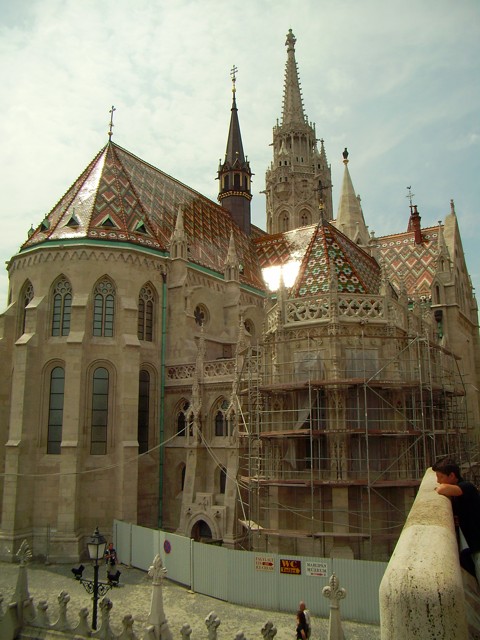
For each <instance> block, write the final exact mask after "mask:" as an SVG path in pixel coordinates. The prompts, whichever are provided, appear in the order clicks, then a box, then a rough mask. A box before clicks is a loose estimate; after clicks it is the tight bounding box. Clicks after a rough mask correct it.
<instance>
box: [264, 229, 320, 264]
mask: <svg viewBox="0 0 480 640" xmlns="http://www.w3.org/2000/svg"><path fill="white" fill-rule="evenodd" d="M315 229H316V226H315V225H312V226H310V227H301V228H300V229H294V230H293V231H285V232H284V233H277V234H275V235H265V236H261V237H258V238H255V240H254V242H255V246H256V249H257V256H258V260H259V262H260V266H261V267H262V269H264V268H266V267H273V266H278V265H282V264H285V263H286V262H291V261H293V260H303V256H304V255H305V251H306V250H307V248H308V245H309V244H310V241H311V239H312V235H313V234H314V232H315Z"/></svg>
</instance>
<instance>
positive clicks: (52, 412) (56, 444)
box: [47, 367, 65, 453]
mask: <svg viewBox="0 0 480 640" xmlns="http://www.w3.org/2000/svg"><path fill="white" fill-rule="evenodd" d="M64 395H65V371H64V369H63V368H62V367H55V368H54V369H52V372H51V374H50V397H49V403H48V434H47V453H60V446H61V444H62V427H63V400H64Z"/></svg>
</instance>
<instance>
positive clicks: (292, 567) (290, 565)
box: [280, 558, 302, 576]
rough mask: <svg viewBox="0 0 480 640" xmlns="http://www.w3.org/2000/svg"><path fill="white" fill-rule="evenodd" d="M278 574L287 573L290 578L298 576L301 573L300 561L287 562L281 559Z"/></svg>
mask: <svg viewBox="0 0 480 640" xmlns="http://www.w3.org/2000/svg"><path fill="white" fill-rule="evenodd" d="M280 573H289V574H290V575H292V576H299V575H301V573H302V561H301V560H287V559H286V558H282V559H281V560H280Z"/></svg>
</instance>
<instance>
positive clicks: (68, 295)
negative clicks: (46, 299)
mask: <svg viewBox="0 0 480 640" xmlns="http://www.w3.org/2000/svg"><path fill="white" fill-rule="evenodd" d="M71 313H72V285H71V284H70V282H69V281H68V280H67V279H66V278H62V279H61V280H59V281H58V282H57V284H56V285H55V289H54V292H53V313H52V336H68V334H69V333H70V316H71Z"/></svg>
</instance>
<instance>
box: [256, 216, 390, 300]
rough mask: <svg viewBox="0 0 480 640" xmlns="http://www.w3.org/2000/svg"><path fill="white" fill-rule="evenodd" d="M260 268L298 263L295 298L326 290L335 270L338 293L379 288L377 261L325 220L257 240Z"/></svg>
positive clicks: (292, 292) (359, 291)
mask: <svg viewBox="0 0 480 640" xmlns="http://www.w3.org/2000/svg"><path fill="white" fill-rule="evenodd" d="M256 246H257V253H258V256H259V261H260V264H261V266H262V267H269V266H277V265H282V264H286V263H287V262H290V261H292V260H298V261H301V267H300V271H299V274H298V276H297V280H296V282H295V285H294V286H293V287H292V291H291V292H290V295H291V296H292V297H295V298H302V297H308V296H314V295H317V294H319V293H321V292H326V291H329V289H330V280H331V275H332V272H333V271H332V270H333V269H335V273H336V275H337V282H338V291H339V293H347V292H349V293H374V294H377V293H378V291H379V288H380V280H381V278H380V268H379V266H378V264H377V262H376V261H375V260H374V259H373V258H372V257H371V256H369V255H368V254H367V253H366V252H365V251H363V250H362V249H361V248H360V247H359V246H358V245H356V244H355V243H354V242H352V241H351V240H350V239H349V238H347V236H345V235H344V234H343V233H342V232H341V231H339V230H338V229H336V228H335V227H334V226H333V225H332V224H330V223H329V222H327V221H323V222H320V223H319V224H318V225H313V226H310V227H302V228H300V229H296V230H294V231H286V232H284V233H280V234H276V235H274V236H267V237H265V238H259V239H258V240H257V241H256Z"/></svg>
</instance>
